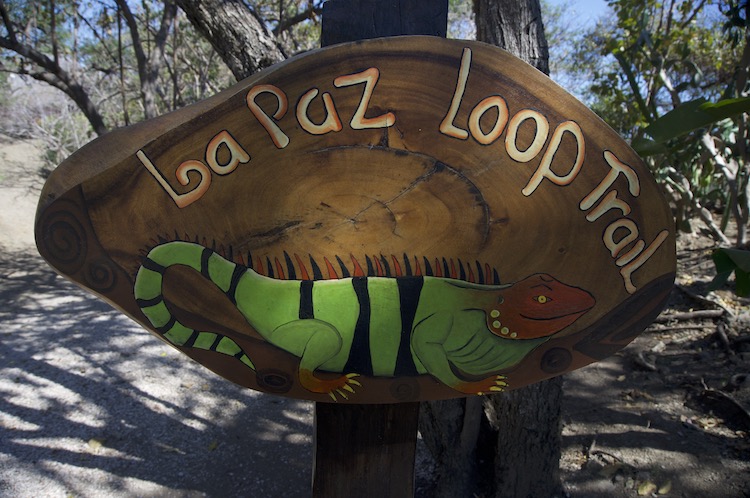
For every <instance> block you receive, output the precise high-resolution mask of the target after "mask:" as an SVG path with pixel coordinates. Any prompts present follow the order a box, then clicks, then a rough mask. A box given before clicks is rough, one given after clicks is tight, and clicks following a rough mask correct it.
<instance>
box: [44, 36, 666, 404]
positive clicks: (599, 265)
mask: <svg viewBox="0 0 750 498" xmlns="http://www.w3.org/2000/svg"><path fill="white" fill-rule="evenodd" d="M672 225H673V222H672V218H671V215H670V212H669V209H668V207H667V205H666V203H665V201H664V200H663V198H662V196H661V194H660V192H659V190H658V188H657V186H656V184H655V182H654V180H653V179H652V178H651V176H650V175H649V173H648V171H647V170H646V168H645V166H644V164H643V163H642V162H641V160H640V159H639V158H638V157H637V156H636V155H635V153H634V152H633V151H632V150H631V149H630V148H629V147H628V146H627V145H626V144H625V142H623V140H622V139H621V138H620V137H618V136H617V134H615V132H613V131H612V130H611V129H610V128H609V127H608V126H606V125H605V124H604V123H603V122H602V121H601V120H599V119H598V118H597V117H596V116H595V115H594V114H593V113H592V112H591V111H590V110H588V109H587V108H586V107H584V106H583V105H582V104H580V103H579V102H578V101H576V100H575V99H574V98H573V97H571V96H570V95H568V94H567V93H566V92H564V91H563V90H562V89H560V88H559V87H558V86H556V85H555V84H554V83H553V82H551V81H550V80H549V79H548V78H547V77H546V76H544V75H543V74H541V73H539V72H537V71H536V70H535V69H533V68H531V67H530V66H528V65H526V64H525V63H523V62H521V61H519V60H518V59H516V58H514V57H513V56H511V55H508V54H507V53H505V52H504V51H502V50H500V49H497V48H495V47H492V46H488V45H484V44H481V43H474V42H466V41H449V40H444V39H440V38H430V37H399V38H387V39H378V40H372V41H366V42H358V43H352V44H345V45H339V46H335V47H332V48H327V49H322V50H317V51H314V52H310V53H308V54H305V55H301V56H299V57H296V58H294V59H291V60H289V61H286V62H283V63H281V64H278V65H276V66H274V67H272V68H270V69H268V70H266V71H263V72H262V73H259V74H257V75H255V76H253V77H251V78H249V79H247V80H244V81H242V82H240V83H239V84H237V85H236V86H234V87H232V88H231V89H229V90H226V91H224V92H222V93H221V94H219V95H217V96H215V97H213V98H211V99H208V100H206V101H204V102H201V103H199V104H196V105H194V106H191V107H188V108H185V109H183V110H180V111H177V112H174V113H172V114H169V115H167V116H164V117H161V118H158V119H155V120H152V121H149V122H146V123H142V124H139V125H136V126H133V127H131V128H128V129H123V130H118V131H115V132H113V133H110V134H108V135H106V136H104V137H101V138H100V139H98V140H95V141H94V142H92V143H91V144H89V145H87V146H86V147H84V148H83V149H81V150H80V151H78V152H77V153H75V154H74V155H73V156H71V157H70V158H69V159H68V160H67V161H65V162H64V163H63V164H61V165H60V166H59V168H57V169H56V170H55V172H54V173H53V174H52V176H51V177H50V178H49V181H48V182H47V184H46V186H45V188H44V191H43V193H42V198H41V201H40V204H39V210H38V215H37V223H36V237H37V244H38V247H39V251H40V252H41V254H42V255H43V256H44V257H45V258H46V259H47V261H49V263H50V264H51V265H52V266H53V267H55V268H56V269H57V271H59V272H60V273H61V274H62V275H64V276H66V277H68V278H70V279H72V280H73V281H75V282H77V283H78V284H80V285H81V286H83V287H85V288H87V289H89V290H90V291H92V292H94V293H96V294H97V295H99V296H100V297H102V298H103V299H105V300H107V301H108V302H110V303H111V304H112V305H113V306H115V307H117V308H118V309H120V310H121V311H123V312H124V313H126V314H128V315H129V316H131V317H132V318H134V319H135V320H137V321H138V322H140V323H141V324H143V326H144V327H147V328H148V329H150V330H151V331H152V332H154V333H155V334H156V335H157V336H158V337H160V338H161V339H163V340H164V341H166V342H168V343H170V344H171V345H173V346H174V347H176V348H178V349H179V350H181V351H182V352H184V353H185V354H187V355H188V356H190V357H191V358H193V359H195V360H196V361H198V362H200V363H202V364H204V365H205V366H206V367H208V368H210V369H211V370H213V371H215V372H217V373H218V374H220V375H222V376H224V377H226V378H227V379H230V380H232V381H233V382H236V383H238V384H241V385H243V386H247V387H250V388H253V389H259V390H262V391H267V392H271V393H277V394H282V395H286V396H291V397H296V398H305V399H312V400H316V401H332V400H335V401H338V402H354V403H392V402H401V401H415V400H427V399H441V398H449V397H455V396H464V395H471V394H477V393H492V392H498V391H502V390H506V389H513V388H517V387H521V386H523V385H526V384H529V383H531V382H536V381H539V380H541V379H545V378H548V377H551V376H554V375H558V374H561V373H563V372H565V371H568V370H572V369H575V368H578V367H581V366H583V365H586V364H588V363H591V362H593V361H596V360H599V359H602V358H604V357H606V356H608V355H611V354H612V353H614V352H616V351H617V350H619V349H620V348H622V347H624V346H625V345H626V344H628V343H629V342H630V341H631V340H632V339H633V338H634V337H635V336H636V335H637V334H638V333H640V332H641V331H642V330H643V329H644V328H645V327H646V326H647V325H648V324H649V323H650V322H651V320H652V319H653V318H654V317H655V316H656V315H657V314H658V312H659V311H660V310H661V308H662V307H663V305H664V302H665V300H666V298H667V295H668V294H669V292H670V289H671V288H672V284H673V280H674V273H675V241H674V233H673V228H672Z"/></svg>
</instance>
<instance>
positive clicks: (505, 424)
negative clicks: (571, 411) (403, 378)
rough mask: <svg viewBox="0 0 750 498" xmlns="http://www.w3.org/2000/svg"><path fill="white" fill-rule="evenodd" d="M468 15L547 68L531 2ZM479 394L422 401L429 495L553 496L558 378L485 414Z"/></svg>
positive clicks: (492, 38) (486, 4) (481, 5)
mask: <svg viewBox="0 0 750 498" xmlns="http://www.w3.org/2000/svg"><path fill="white" fill-rule="evenodd" d="M474 13H475V19H476V24H477V39H478V40H479V41H483V42H486V43H491V44H494V45H497V46H499V47H501V48H503V49H505V50H507V51H509V52H510V53H512V54H513V55H515V56H517V57H519V58H521V59H522V60H524V61H526V62H528V63H529V64H531V65H533V66H534V67H536V68H537V69H539V70H540V71H543V72H544V73H546V74H548V73H549V53H548V50H547V42H546V39H545V36H544V26H543V24H542V18H541V7H540V4H539V0H515V1H503V2H497V1H494V0H475V1H474ZM479 400H480V398H466V399H455V400H449V401H439V402H428V403H423V404H422V412H421V414H420V430H421V432H422V437H423V439H424V440H425V443H426V444H427V446H428V448H430V450H431V451H432V453H433V455H435V458H436V460H437V474H438V481H437V483H436V490H435V495H436V496H446V497H447V496H473V495H484V496H497V497H527V496H534V497H536V496H539V497H545V498H546V497H551V496H555V495H558V494H560V493H561V492H562V484H561V482H560V472H559V462H560V454H561V444H562V441H561V436H560V433H561V429H562V426H561V403H562V378H561V377H558V378H554V379H550V380H547V381H544V382H541V383H538V384H534V385H531V386H528V387H525V388H522V389H518V390H516V391H512V392H509V393H505V394H502V395H494V396H491V397H487V398H485V401H484V406H485V413H484V415H486V419H483V414H482V413H481V412H480V411H479V410H478V409H476V405H477V403H478V402H479ZM488 422H489V423H488ZM483 462H484V463H483ZM487 464H489V465H487ZM484 465H487V467H488V468H485V467H484ZM486 474H489V475H486Z"/></svg>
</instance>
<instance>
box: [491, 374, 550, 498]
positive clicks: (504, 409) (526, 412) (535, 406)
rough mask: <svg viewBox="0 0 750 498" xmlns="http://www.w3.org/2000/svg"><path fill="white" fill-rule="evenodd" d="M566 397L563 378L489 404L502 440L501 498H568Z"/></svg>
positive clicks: (498, 456) (497, 467) (498, 464)
mask: <svg viewBox="0 0 750 498" xmlns="http://www.w3.org/2000/svg"><path fill="white" fill-rule="evenodd" d="M562 394H563V389H562V377H556V378H554V379H551V380H547V381H544V382H540V383H538V384H533V385H531V386H528V387H525V388H523V389H518V390H516V391H511V392H508V393H505V394H504V395H500V396H490V397H488V398H487V399H486V401H485V413H486V415H487V418H488V420H489V422H490V426H491V427H492V429H493V431H494V432H496V434H497V436H496V437H497V448H496V452H495V461H494V474H495V493H494V496H496V497H497V498H519V497H536V496H540V497H545V498H546V497H552V496H560V495H561V494H562V483H561V482H560V453H561V445H562V438H561V431H562V421H561V418H562Z"/></svg>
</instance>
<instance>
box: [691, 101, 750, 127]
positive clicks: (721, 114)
mask: <svg viewBox="0 0 750 498" xmlns="http://www.w3.org/2000/svg"><path fill="white" fill-rule="evenodd" d="M700 110H701V111H703V112H705V113H707V114H709V115H711V116H713V118H714V119H715V120H716V121H721V120H722V119H726V118H731V117H734V116H737V115H739V114H742V113H743V112H750V97H741V98H736V99H724V100H720V101H718V102H716V103H715V104H714V103H712V102H706V103H705V104H703V105H701V107H700Z"/></svg>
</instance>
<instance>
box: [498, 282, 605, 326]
mask: <svg viewBox="0 0 750 498" xmlns="http://www.w3.org/2000/svg"><path fill="white" fill-rule="evenodd" d="M595 303H596V301H595V300H594V297H593V296H592V295H591V294H589V293H588V292H586V291H585V290H583V289H579V288H577V287H571V286H570V285H566V284H564V283H562V282H560V281H559V280H556V279H555V278H554V277H552V276H550V275H547V274H545V273H538V274H535V275H531V276H530V277H527V278H525V279H523V280H521V281H520V282H516V283H515V284H513V285H511V286H510V287H508V288H506V289H503V290H501V291H500V297H499V298H498V301H497V303H496V304H495V305H494V306H493V307H492V308H490V309H489V310H487V327H488V328H489V329H490V331H491V332H492V333H494V334H496V335H498V336H500V337H507V338H509V339H536V338H539V337H546V336H549V335H552V334H554V333H556V332H559V331H561V330H562V329H564V328H565V327H567V326H568V325H570V324H572V323H573V322H575V321H576V320H578V318H580V317H581V316H582V315H584V314H585V313H586V312H588V311H589V310H590V309H591V308H592V307H593V306H594V304H595Z"/></svg>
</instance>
